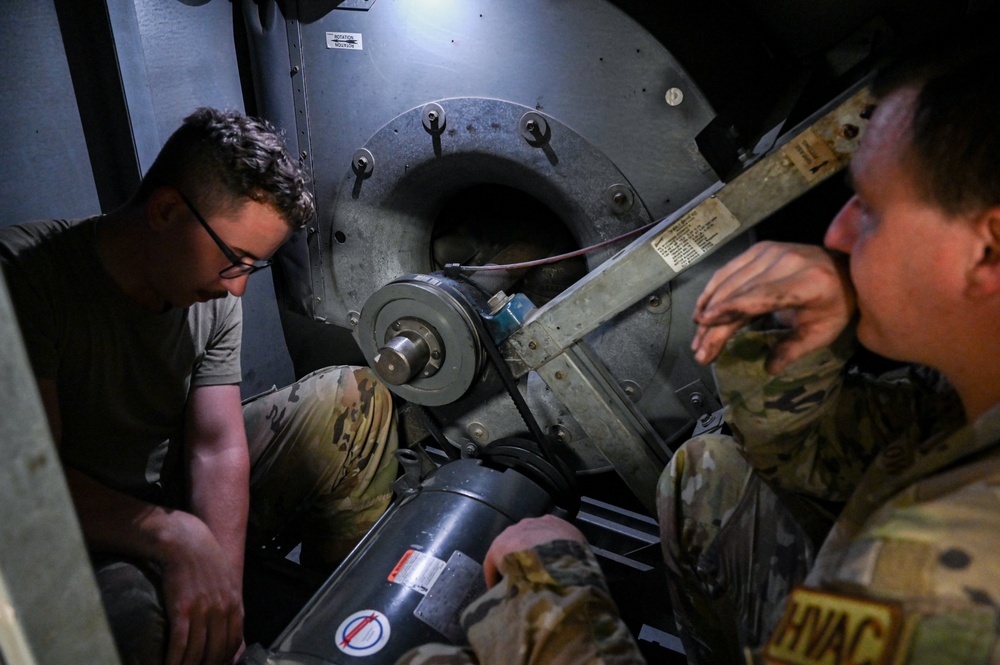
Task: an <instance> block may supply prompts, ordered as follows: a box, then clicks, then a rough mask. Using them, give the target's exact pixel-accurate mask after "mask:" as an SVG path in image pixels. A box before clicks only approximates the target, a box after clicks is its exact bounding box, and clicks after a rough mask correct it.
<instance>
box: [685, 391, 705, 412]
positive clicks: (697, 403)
mask: <svg viewBox="0 0 1000 665" xmlns="http://www.w3.org/2000/svg"><path fill="white" fill-rule="evenodd" d="M688 399H689V400H690V401H691V406H693V407H694V408H696V409H700V408H701V407H702V405H704V404H705V398H704V397H703V396H702V394H701V393H691V397H689V398H688Z"/></svg>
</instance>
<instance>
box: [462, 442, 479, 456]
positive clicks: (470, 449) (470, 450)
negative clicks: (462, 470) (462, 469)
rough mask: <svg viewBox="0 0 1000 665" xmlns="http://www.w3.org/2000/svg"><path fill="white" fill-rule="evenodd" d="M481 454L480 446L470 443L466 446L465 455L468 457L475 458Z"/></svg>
mask: <svg viewBox="0 0 1000 665" xmlns="http://www.w3.org/2000/svg"><path fill="white" fill-rule="evenodd" d="M478 454H479V446H477V445H476V444H474V443H472V442H471V441H469V442H468V443H467V444H465V455H466V456H467V457H475V456H476V455H478Z"/></svg>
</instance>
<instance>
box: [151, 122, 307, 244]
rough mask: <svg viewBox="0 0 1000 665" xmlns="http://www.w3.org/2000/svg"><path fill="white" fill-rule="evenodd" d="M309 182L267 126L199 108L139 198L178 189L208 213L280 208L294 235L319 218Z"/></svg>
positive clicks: (173, 140) (164, 153)
mask: <svg viewBox="0 0 1000 665" xmlns="http://www.w3.org/2000/svg"><path fill="white" fill-rule="evenodd" d="M307 182H308V181H307V177H306V174H305V172H304V171H303V169H302V167H301V166H300V165H299V163H298V161H297V160H296V159H295V158H293V157H292V156H291V155H290V154H289V153H288V150H287V149H286V148H285V143H284V140H283V139H282V137H281V134H280V133H279V132H278V131H277V130H275V128H274V127H273V126H272V125H271V124H270V123H269V122H267V121H266V120H262V119H260V118H253V117H250V116H246V115H243V114H242V113H239V112H237V111H221V110H218V109H212V108H199V109H198V110H196V111H195V112H194V113H192V114H191V115H189V116H188V117H186V118H185V119H184V122H183V124H182V125H181V126H180V127H179V128H178V129H177V130H176V131H175V132H174V133H173V134H171V135H170V138H169V139H167V142H166V143H165V144H164V146H163V148H162V149H161V150H160V153H159V155H157V157H156V160H155V161H154V162H153V165H152V166H151V167H150V168H149V171H148V172H147V173H146V175H145V176H144V177H143V179H142V183H141V184H140V185H139V190H138V192H137V193H136V199H137V200H138V201H145V200H147V199H148V198H149V195H150V194H151V193H152V192H153V190H155V189H156V188H157V187H162V186H165V185H172V186H175V187H179V188H181V190H182V191H184V192H185V193H186V195H187V196H188V197H190V198H191V199H192V200H194V201H196V202H197V203H198V204H199V206H204V208H205V210H206V212H208V211H212V210H217V209H219V208H221V207H226V206H231V205H233V204H235V203H238V202H239V201H240V200H241V199H245V198H249V199H252V200H254V201H257V202H259V203H266V204H269V205H272V206H274V207H275V208H276V209H277V210H278V212H279V213H280V214H281V215H282V217H284V219H285V221H287V222H288V224H289V225H290V226H291V227H292V228H293V229H298V228H302V227H303V226H305V225H306V224H308V223H309V222H310V221H311V220H312V218H313V216H314V215H315V214H316V208H315V203H314V201H313V195H312V192H311V191H310V190H309V188H308V187H307Z"/></svg>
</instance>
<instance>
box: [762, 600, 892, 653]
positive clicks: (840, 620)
mask: <svg viewBox="0 0 1000 665" xmlns="http://www.w3.org/2000/svg"><path fill="white" fill-rule="evenodd" d="M902 624H903V613H902V610H901V609H900V607H899V606H898V605H895V604H893V603H884V602H877V601H873V600H868V599H865V598H857V597H855V596H845V595H842V594H836V593H829V592H825V591H817V590H815V589H805V588H802V587H799V588H797V589H795V590H794V591H792V595H791V596H790V597H789V598H788V604H787V605H786V606H785V614H784V616H782V617H781V621H780V622H779V623H778V627H777V628H775V630H774V633H772V635H771V640H770V641H769V642H768V644H767V646H766V647H765V648H764V653H763V657H764V662H766V663H771V664H773V665H861V663H865V664H866V665H885V664H886V663H888V662H889V660H890V658H891V657H892V655H893V653H894V651H895V646H896V641H897V640H898V639H899V632H900V628H901V627H902Z"/></svg>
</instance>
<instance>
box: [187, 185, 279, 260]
mask: <svg viewBox="0 0 1000 665" xmlns="http://www.w3.org/2000/svg"><path fill="white" fill-rule="evenodd" d="M178 194H180V195H181V199H182V200H183V201H184V203H185V205H187V207H188V210H190V211H191V214H193V215H194V217H195V219H197V220H198V223H199V224H201V225H202V226H203V227H204V228H205V230H206V231H208V235H210V236H212V240H214V241H215V244H216V245H218V246H219V249H221V250H222V253H223V254H225V256H226V258H227V259H229V261H230V262H231V263H232V264H233V265H231V266H229V267H228V268H223V269H222V270H220V271H219V277H221V278H222V279H235V278H237V277H242V276H243V275H252V274H253V273H255V272H257V271H258V270H263V269H264V268H270V267H271V261H270V260H268V259H264V260H261V261H248V260H247V259H246V258H245V257H240V256H238V255H237V254H236V252H234V251H233V250H231V249H229V246H228V245H226V243H224V242H222V238H220V237H219V236H218V235H216V233H215V231H213V230H212V227H211V226H209V225H208V222H206V221H205V218H204V217H202V216H201V213H200V212H198V209H197V208H195V207H194V204H193V203H191V201H189V200H188V197H186V196H184V192H181V191H179V190H178Z"/></svg>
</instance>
